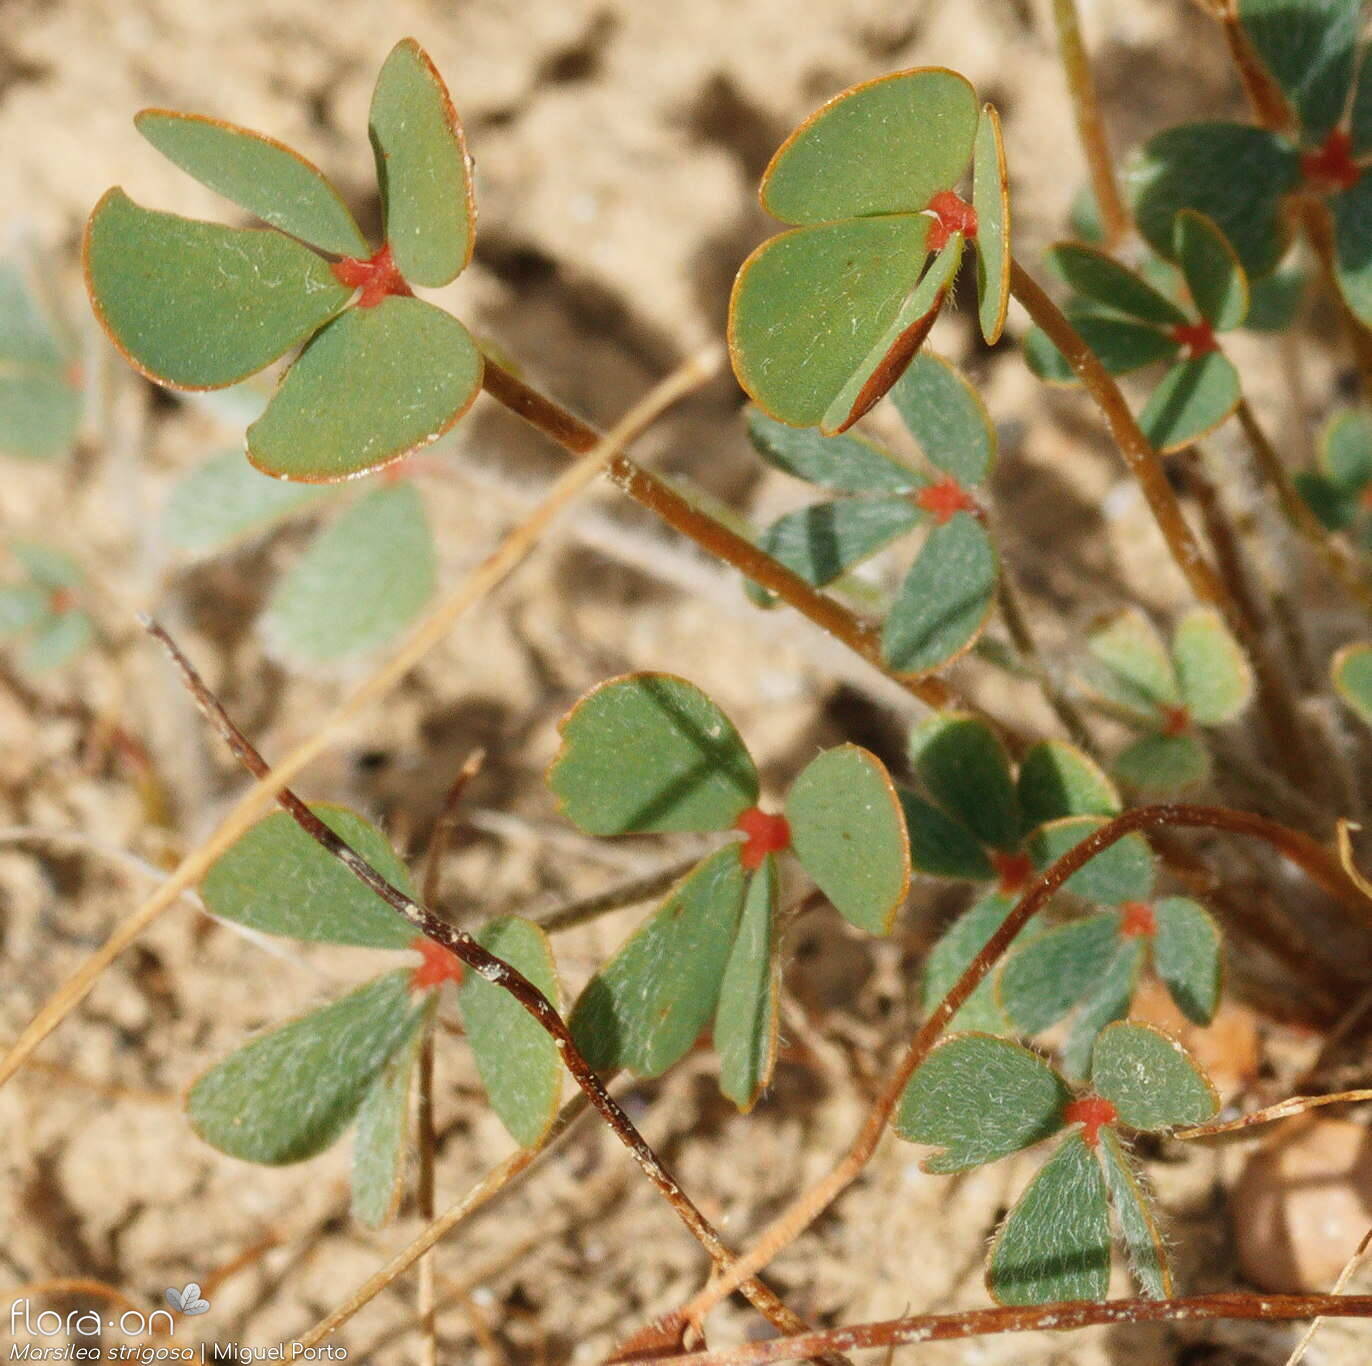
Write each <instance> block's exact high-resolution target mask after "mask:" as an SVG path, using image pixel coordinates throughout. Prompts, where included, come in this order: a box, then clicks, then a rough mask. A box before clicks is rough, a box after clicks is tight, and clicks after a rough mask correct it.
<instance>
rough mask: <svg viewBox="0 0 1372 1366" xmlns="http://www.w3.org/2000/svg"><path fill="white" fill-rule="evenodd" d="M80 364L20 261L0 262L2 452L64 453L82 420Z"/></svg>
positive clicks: (29, 455)
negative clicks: (22, 268)
mask: <svg viewBox="0 0 1372 1366" xmlns="http://www.w3.org/2000/svg"><path fill="white" fill-rule="evenodd" d="M81 387H82V381H81V367H80V364H79V362H78V357H77V355H76V354H75V351H74V349H73V347H72V345H71V342H70V340H69V339H68V338H66V337H64V336H63V334H62V332H61V330H60V329H59V328H58V327H56V326H54V323H53V320H52V319H51V318H50V317H49V316H48V312H47V310H45V309H44V308H43V306H42V304H41V303H40V302H39V299H38V296H37V294H36V292H35V291H34V290H33V289H32V288H31V287H30V284H29V281H28V279H27V277H26V273H25V272H24V271H22V270H20V269H19V267H18V266H15V265H11V264H10V263H8V262H0V454H3V455H11V456H17V457H19V458H21V459H25V460H52V459H55V458H56V457H57V456H60V455H65V454H66V453H67V452H68V451H69V450H70V449H71V447H72V443H73V442H74V441H75V440H76V432H77V428H78V427H79V426H80V423H81V407H82V403H81Z"/></svg>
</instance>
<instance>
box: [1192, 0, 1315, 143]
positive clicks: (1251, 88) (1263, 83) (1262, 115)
mask: <svg viewBox="0 0 1372 1366" xmlns="http://www.w3.org/2000/svg"><path fill="white" fill-rule="evenodd" d="M1203 3H1205V7H1206V8H1207V9H1209V10H1210V12H1211V13H1212V14H1213V15H1214V16H1215V18H1216V19H1217V20H1218V21H1219V24H1220V27H1221V29H1222V31H1223V33H1224V41H1225V43H1226V45H1227V46H1228V48H1229V55H1230V57H1231V58H1232V59H1233V62H1234V68H1235V70H1236V71H1237V72H1238V73H1239V81H1240V83H1241V84H1242V85H1243V93H1244V94H1245V95H1246V96H1247V97H1248V104H1249V107H1250V108H1251V109H1252V111H1253V116H1254V118H1256V119H1257V121H1258V122H1259V123H1260V124H1262V126H1263V127H1264V128H1270V129H1271V130H1272V131H1273V132H1277V133H1280V132H1286V131H1288V130H1289V129H1290V128H1291V127H1292V126H1293V124H1294V122H1295V117H1294V115H1293V114H1292V112H1291V106H1290V105H1289V104H1288V103H1287V102H1286V96H1285V95H1284V94H1283V93H1282V89H1281V86H1279V85H1278V84H1277V83H1276V81H1274V80H1273V79H1272V77H1271V76H1270V75H1269V74H1268V71H1267V68H1266V67H1265V66H1264V65H1263V64H1262V60H1261V59H1260V58H1259V57H1258V54H1257V52H1256V51H1255V50H1254V48H1253V44H1252V43H1250V42H1249V41H1248V35H1247V34H1246V33H1245V32H1244V31H1243V25H1242V24H1240V23H1239V13H1238V4H1237V0H1203Z"/></svg>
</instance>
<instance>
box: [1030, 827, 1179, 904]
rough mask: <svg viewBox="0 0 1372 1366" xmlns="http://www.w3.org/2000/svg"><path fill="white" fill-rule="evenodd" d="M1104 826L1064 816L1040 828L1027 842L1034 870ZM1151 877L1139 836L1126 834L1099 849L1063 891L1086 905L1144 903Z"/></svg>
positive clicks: (1149, 859) (1144, 844) (1143, 842)
mask: <svg viewBox="0 0 1372 1366" xmlns="http://www.w3.org/2000/svg"><path fill="white" fill-rule="evenodd" d="M1104 824H1105V821H1104V820H1103V819H1102V818H1100V817H1099V816H1067V817H1064V818H1063V819H1062V820H1056V821H1049V822H1048V823H1047V824H1046V825H1041V826H1040V827H1039V828H1038V829H1037V830H1036V831H1035V832H1034V834H1033V836H1032V837H1031V838H1030V841H1029V852H1030V854H1032V856H1033V859H1034V864H1035V866H1036V867H1038V868H1046V867H1048V866H1049V865H1050V864H1052V863H1056V862H1057V860H1058V859H1060V858H1061V857H1062V856H1063V855H1064V854H1066V853H1067V852H1068V851H1069V850H1071V849H1075V848H1076V846H1077V845H1079V844H1081V843H1082V841H1083V840H1085V839H1086V838H1087V837H1088V836H1089V835H1091V834H1092V833H1094V832H1095V831H1096V830H1098V829H1100V827H1101V826H1102V825H1104ZM1153 875H1154V868H1153V854H1152V851H1151V850H1150V849H1149V847H1148V841H1147V840H1145V839H1144V838H1143V836H1142V835H1137V834H1130V835H1126V836H1125V837H1124V838H1123V839H1121V840H1116V841H1115V843H1114V844H1111V845H1108V846H1107V847H1106V848H1104V849H1102V850H1101V851H1100V853H1098V854H1096V855H1095V856H1094V857H1093V858H1092V859H1091V860H1090V861H1089V862H1088V863H1086V864H1085V865H1084V866H1083V867H1081V868H1079V869H1077V871H1076V872H1075V873H1073V874H1072V876H1071V877H1069V878H1068V879H1067V881H1066V882H1065V883H1064V884H1063V887H1064V890H1066V891H1069V892H1072V893H1073V894H1074V895H1076V896H1079V897H1083V898H1085V899H1086V900H1087V901H1095V902H1099V903H1100V904H1101V905H1103V906H1121V905H1123V904H1124V903H1125V902H1126V901H1146V900H1147V899H1148V898H1149V896H1150V895H1151V894H1152V891H1153Z"/></svg>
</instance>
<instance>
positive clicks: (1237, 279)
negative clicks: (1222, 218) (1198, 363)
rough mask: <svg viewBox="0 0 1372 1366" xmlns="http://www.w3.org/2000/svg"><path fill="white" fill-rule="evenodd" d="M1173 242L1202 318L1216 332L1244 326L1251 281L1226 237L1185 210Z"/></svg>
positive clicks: (1212, 225) (1207, 222) (1203, 218)
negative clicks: (1249, 281) (1249, 282)
mask: <svg viewBox="0 0 1372 1366" xmlns="http://www.w3.org/2000/svg"><path fill="white" fill-rule="evenodd" d="M1173 240H1174V245H1175V248H1176V258H1177V265H1178V266H1179V267H1180V268H1181V273H1182V276H1183V278H1184V279H1185V280H1186V288H1187V289H1188V290H1189V291H1190V294H1191V298H1192V299H1193V300H1194V301H1195V305H1196V308H1197V309H1198V310H1199V311H1200V315H1201V317H1202V318H1204V319H1205V321H1206V322H1207V323H1209V324H1210V326H1211V327H1213V328H1214V329H1215V331H1217V332H1229V331H1232V330H1233V329H1234V328H1236V327H1239V326H1241V325H1242V323H1243V320H1244V319H1245V318H1246V317H1247V316H1248V277H1247V275H1245V274H1244V270H1243V267H1242V266H1241V265H1240V264H1239V258H1238V257H1237V256H1235V255H1234V248H1233V247H1231V246H1230V245H1229V243H1228V241H1227V240H1226V239H1225V236H1224V234H1223V233H1222V232H1220V230H1219V229H1218V228H1217V227H1216V226H1215V225H1214V224H1213V223H1212V222H1211V221H1210V220H1209V219H1208V218H1206V217H1205V215H1204V214H1200V213H1197V212H1196V211H1195V210H1194V209H1183V210H1182V211H1181V212H1180V213H1179V214H1178V215H1177V222H1176V226H1175V227H1174V228H1173ZM1183 321H1189V320H1188V319H1183Z"/></svg>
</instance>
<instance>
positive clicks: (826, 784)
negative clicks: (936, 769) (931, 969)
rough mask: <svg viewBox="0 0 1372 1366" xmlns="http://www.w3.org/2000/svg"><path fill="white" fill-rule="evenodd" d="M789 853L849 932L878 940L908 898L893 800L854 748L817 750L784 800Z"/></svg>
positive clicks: (877, 771) (868, 759)
mask: <svg viewBox="0 0 1372 1366" xmlns="http://www.w3.org/2000/svg"><path fill="white" fill-rule="evenodd" d="M786 819H787V820H788V821H789V822H790V826H791V848H792V850H793V851H794V853H795V856H796V858H797V859H799V860H800V863H801V866H802V867H803V868H804V869H805V871H806V872H807V873H809V874H810V876H811V877H812V878H814V880H815V884H816V885H817V886H818V887H819V889H820V891H822V892H823V893H824V895H825V896H827V897H828V898H829V900H830V901H831V902H833V904H834V907H835V909H836V910H837V911H838V912H839V914H840V915H842V916H843V918H844V919H845V920H847V921H849V922H850V923H851V924H853V925H856V926H857V927H858V928H859V929H861V930H866V931H867V932H868V933H869V934H885V933H886V932H887V931H888V930H889V929H890V928H891V921H892V920H893V919H894V918H895V914H896V912H897V911H898V910H899V909H900V906H901V903H902V902H903V901H904V900H905V895H906V893H907V892H908V891H909V890H910V844H909V839H908V837H907V835H906V832H905V822H904V820H903V818H902V815H901V805H900V799H899V798H898V796H897V795H896V789H895V787H894V785H893V784H892V782H891V779H890V776H889V774H887V772H886V769H885V768H884V767H883V766H882V763H881V761H880V760H879V759H878V758H877V757H876V756H875V755H873V754H871V753H869V752H868V751H867V750H865V749H861V748H860V747H859V746H857V745H840V746H838V747H837V748H835V749H829V750H825V751H824V752H823V753H822V754H820V755H819V756H818V757H817V758H815V759H813V760H811V761H810V763H809V764H808V765H806V767H805V768H804V769H803V770H802V771H801V773H800V775H799V777H797V778H796V780H795V782H794V783H793V784H792V785H791V790H790V792H789V793H788V794H787V797H786Z"/></svg>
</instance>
